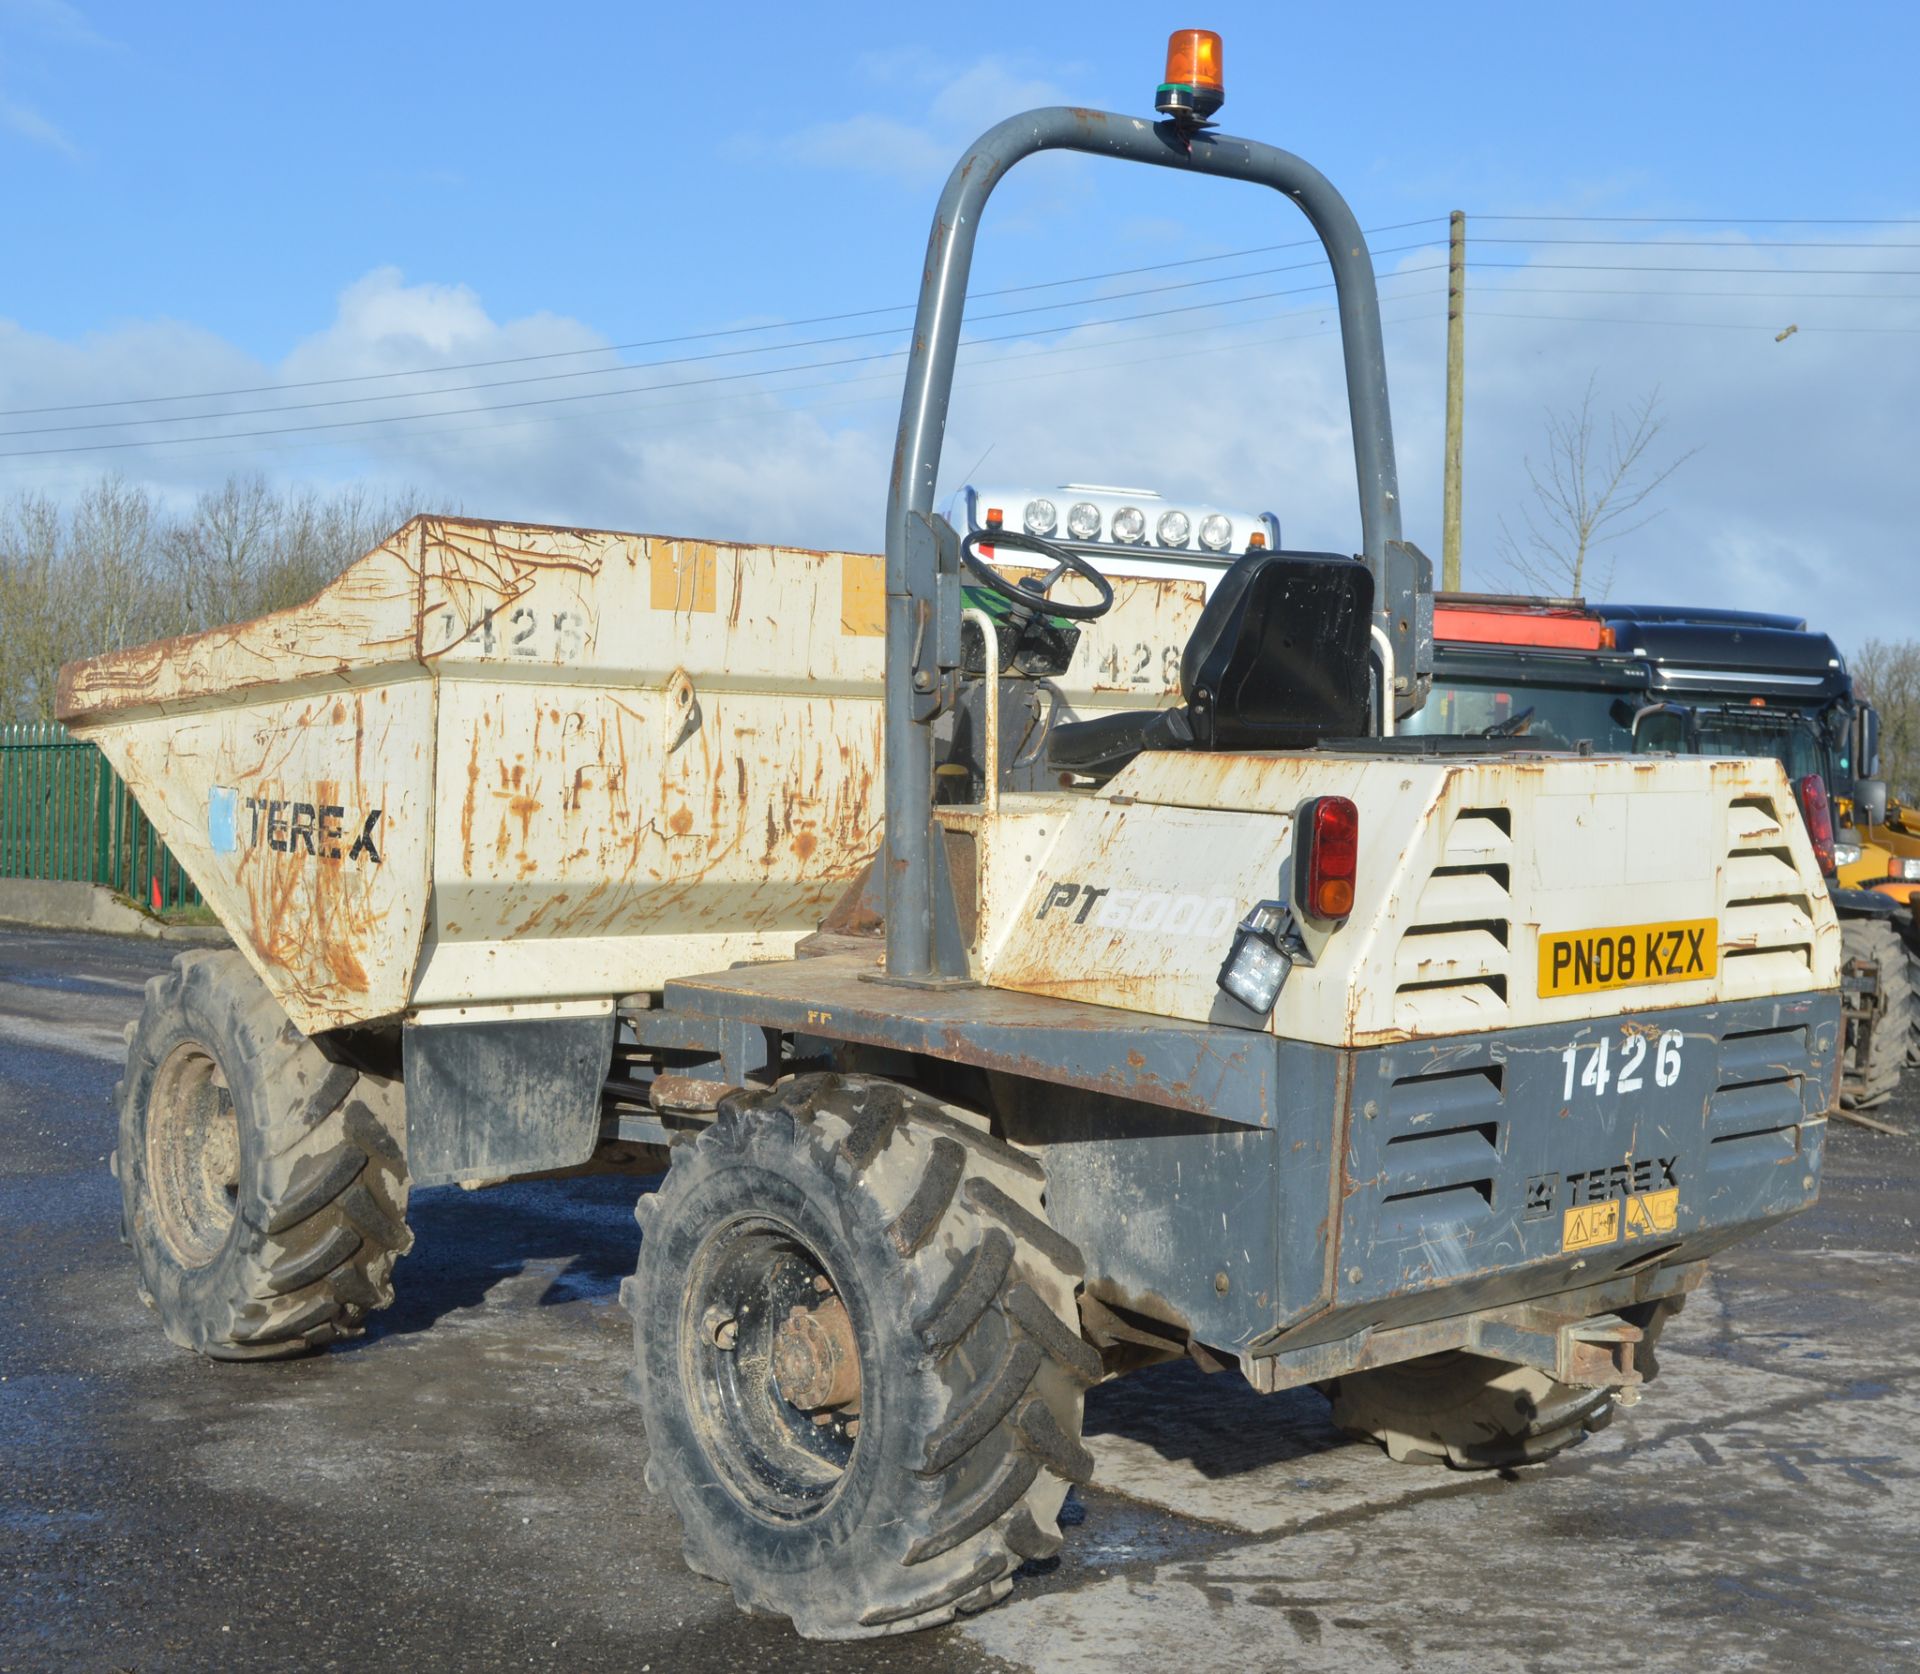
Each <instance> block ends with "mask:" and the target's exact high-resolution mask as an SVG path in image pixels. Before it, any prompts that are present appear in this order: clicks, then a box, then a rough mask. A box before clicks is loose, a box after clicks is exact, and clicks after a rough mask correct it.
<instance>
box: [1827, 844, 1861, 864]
mask: <svg viewBox="0 0 1920 1674" xmlns="http://www.w3.org/2000/svg"><path fill="white" fill-rule="evenodd" d="M1833 863H1834V865H1836V866H1858V865H1859V864H1860V845H1859V844H1858V843H1835V844H1834V845H1833Z"/></svg>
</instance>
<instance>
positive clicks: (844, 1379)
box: [773, 1296, 860, 1414]
mask: <svg viewBox="0 0 1920 1674" xmlns="http://www.w3.org/2000/svg"><path fill="white" fill-rule="evenodd" d="M773 1375H774V1379H775V1381H776V1382H777V1383H778V1384H779V1386H780V1393H781V1395H782V1396H783V1397H785V1399H786V1400H787V1401H788V1402H789V1403H790V1404H791V1405H793V1406H796V1407H799V1408H801V1409H802V1410H803V1411H806V1412H812V1413H821V1412H831V1411H835V1410H838V1411H840V1412H843V1413H849V1414H851V1413H857V1412H858V1411H859V1410H860V1346H859V1343H858V1341H857V1340H856V1339H855V1337H854V1332H853V1321H852V1319H851V1318H850V1317H849V1316H848V1314H847V1305H846V1303H844V1302H842V1301H841V1300H840V1298H839V1297H838V1296H828V1297H826V1298H825V1299H824V1300H823V1301H821V1302H820V1303H819V1304H818V1306H816V1307H812V1308H809V1307H808V1306H807V1305H806V1304H805V1303H804V1302H796V1303H794V1305H793V1306H792V1307H791V1308H790V1309H788V1311H787V1317H786V1318H785V1319H784V1320H782V1321H781V1322H780V1326H779V1328H778V1329H777V1330H776V1331H775V1332H774V1337H773Z"/></svg>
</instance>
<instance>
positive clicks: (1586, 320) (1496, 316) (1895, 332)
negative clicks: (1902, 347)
mask: <svg viewBox="0 0 1920 1674" xmlns="http://www.w3.org/2000/svg"><path fill="white" fill-rule="evenodd" d="M1467 312H1468V314H1469V315H1470V316H1471V317H1472V318H1474V319H1476V320H1548V321H1552V322H1553V323H1555V324H1558V325H1623V326H1675V327H1679V328H1680V329H1682V330H1686V331H1695V330H1699V331H1747V332H1768V333H1772V332H1774V331H1775V330H1776V329H1777V327H1778V323H1779V322H1778V321H1775V320H1766V321H1761V320H1660V319H1652V318H1647V317H1644V316H1643V317H1641V318H1638V319H1634V318H1629V317H1626V316H1619V315H1605V314H1531V313H1520V312H1518V311H1514V310H1509V309H1505V308H1477V307H1474V306H1473V305H1472V304H1471V303H1469V304H1468V308H1467ZM1797 329H1798V330H1800V331H1803V332H1814V333H1818V334H1822V335H1824V334H1826V333H1828V332H1843V333H1845V334H1847V335H1849V336H1870V337H1879V336H1888V337H1897V336H1914V335H1920V325H1912V326H1844V325H1809V324H1808V323H1807V322H1806V321H1804V320H1802V321H1800V322H1799V323H1798V327H1797Z"/></svg>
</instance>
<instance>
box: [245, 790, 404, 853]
mask: <svg viewBox="0 0 1920 1674" xmlns="http://www.w3.org/2000/svg"><path fill="white" fill-rule="evenodd" d="M241 809H245V810H246V812H247V813H248V814H249V815H251V816H252V819H251V824H250V828H249V830H248V833H247V840H246V847H247V849H248V851H249V852H251V851H253V850H255V849H258V848H259V847H260V846H261V843H262V841H263V840H264V842H265V844H266V846H267V847H268V848H269V849H271V850H272V851H273V852H274V853H275V854H310V855H312V856H313V857H314V859H316V860H338V861H350V862H353V863H354V864H356V865H373V866H378V865H379V864H380V861H381V855H380V839H379V831H380V821H381V820H382V819H383V818H384V817H385V815H386V810H385V809H384V808H371V809H368V810H367V811H366V812H365V813H362V812H361V811H360V810H359V809H357V808H356V809H353V810H351V811H349V810H348V809H346V808H345V807H343V806H342V805H341V804H339V803H337V802H283V801H280V800H278V799H276V798H270V797H264V796H248V797H242V796H241V795H240V794H239V793H238V792H237V791H235V790H233V789H232V788H231V787H229V786H226V785H215V786H214V787H213V789H212V791H211V792H210V793H209V794H208V797H207V839H208V842H209V843H210V845H211V846H212V848H213V850H214V852H215V853H216V854H232V853H234V852H235V851H236V850H237V849H239V848H240V846H241V844H240V820H239V813H240V810H241Z"/></svg>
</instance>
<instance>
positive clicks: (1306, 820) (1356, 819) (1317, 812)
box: [1293, 796, 1360, 922]
mask: <svg viewBox="0 0 1920 1674" xmlns="http://www.w3.org/2000/svg"><path fill="white" fill-rule="evenodd" d="M1295 831H1296V833H1297V835H1296V836H1295V838H1294V857H1293V867H1294V873H1293V875H1294V880H1295V895H1296V898H1297V899H1298V901H1299V903H1300V910H1301V911H1302V912H1304V913H1305V914H1307V916H1308V917H1310V918H1317V919H1331V920H1333V921H1335V922H1339V921H1341V920H1343V919H1345V918H1346V916H1347V915H1348V914H1349V913H1350V912H1352V911H1353V884H1354V869H1355V867H1356V866H1357V865H1358V863H1359V857H1360V810H1359V809H1358V808H1356V807H1354V805H1353V804H1352V803H1351V802H1350V801H1349V800H1348V799H1347V798H1346V797H1344V796H1317V797H1315V798H1314V799H1313V801H1311V802H1309V803H1308V804H1307V805H1306V806H1305V807H1304V808H1302V809H1301V810H1300V815H1299V819H1298V821H1297V823H1296V825H1295Z"/></svg>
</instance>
